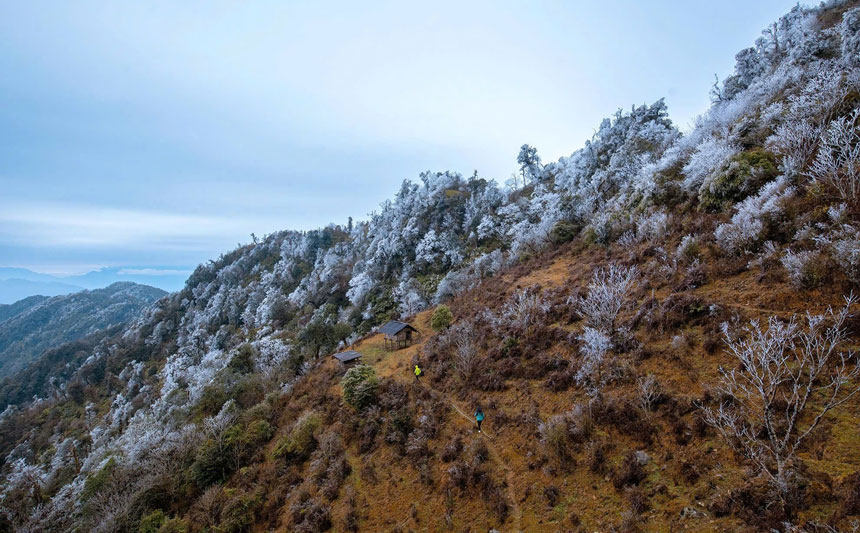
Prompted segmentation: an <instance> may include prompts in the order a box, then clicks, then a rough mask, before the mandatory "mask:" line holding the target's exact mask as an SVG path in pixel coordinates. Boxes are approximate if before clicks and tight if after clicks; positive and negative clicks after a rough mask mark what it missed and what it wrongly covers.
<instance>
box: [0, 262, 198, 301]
mask: <svg viewBox="0 0 860 533" xmlns="http://www.w3.org/2000/svg"><path fill="white" fill-rule="evenodd" d="M190 273H191V271H190V270H181V269H173V268H160V267H147V268H137V267H109V268H102V269H99V270H94V271H92V272H87V273H86V274H81V275H77V276H54V275H51V274H42V273H39V272H33V271H32V270H28V269H26V268H12V267H0V304H11V303H13V302H17V301H18V300H21V299H23V298H27V297H28V296H35V295H40V296H58V295H62V294H71V293H73V292H79V291H82V290H84V289H100V288H103V287H107V286H108V285H110V284H112V283H116V282H120V281H131V282H134V283H139V284H142V285H150V286H153V287H158V288H160V289H163V290H166V291H169V292H173V291H177V290H179V289H181V288H182V286H183V285H184V284H185V280H186V279H187V278H188V276H189V274H190Z"/></svg>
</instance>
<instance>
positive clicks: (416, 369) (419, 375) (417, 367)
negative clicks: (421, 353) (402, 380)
mask: <svg viewBox="0 0 860 533" xmlns="http://www.w3.org/2000/svg"><path fill="white" fill-rule="evenodd" d="M419 377H421V367H419V366H418V365H415V383H418V378H419Z"/></svg>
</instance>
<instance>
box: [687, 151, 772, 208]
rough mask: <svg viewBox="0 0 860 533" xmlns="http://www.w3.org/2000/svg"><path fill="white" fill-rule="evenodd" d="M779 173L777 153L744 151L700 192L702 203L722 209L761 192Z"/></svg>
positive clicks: (705, 205) (708, 206)
mask: <svg viewBox="0 0 860 533" xmlns="http://www.w3.org/2000/svg"><path fill="white" fill-rule="evenodd" d="M777 175H779V168H778V166H777V159H776V155H775V154H773V153H772V152H768V151H767V150H762V149H761V148H754V149H752V150H747V151H746V152H741V153H739V154H737V155H735V156H733V157H732V158H731V159H730V160H729V164H728V166H727V167H726V168H725V169H724V170H722V171H721V172H719V173H718V174H717V175H716V176H715V177H714V178H713V179H712V180H710V181H709V182H706V183H705V184H704V185H703V186H702V190H701V191H700V192H699V204H700V206H701V207H702V209H705V210H708V211H722V210H724V209H726V208H728V207H729V206H731V205H732V204H734V203H736V202H739V201H741V200H743V199H744V198H746V197H747V196H749V195H751V194H753V193H755V192H756V191H758V190H759V189H760V188H761V186H762V185H764V184H765V183H767V182H769V181H771V180H772V179H774V178H776V177H777Z"/></svg>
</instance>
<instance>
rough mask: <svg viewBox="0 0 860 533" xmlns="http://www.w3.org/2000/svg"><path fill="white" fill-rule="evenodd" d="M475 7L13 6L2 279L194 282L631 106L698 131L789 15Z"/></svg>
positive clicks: (572, 134) (712, 8)
mask: <svg viewBox="0 0 860 533" xmlns="http://www.w3.org/2000/svg"><path fill="white" fill-rule="evenodd" d="M464 4H465V3H463V2H438V1H434V2H425V3H423V4H418V3H411V2H374V1H370V2H295V3H285V2H274V1H272V2H208V1H207V2H202V1H201V2H157V1H156V2H135V3H132V2H90V1H79V2H3V3H2V4H0V72H2V75H0V266H16V267H25V268H30V269H33V270H37V271H42V272H52V273H66V274H70V273H80V272H84V271H87V270H91V269H94V268H99V267H106V266H133V267H135V268H153V267H155V268H169V269H177V268H179V269H190V268H192V267H193V266H194V265H196V264H197V263H199V262H201V261H204V260H206V259H209V258H214V257H217V256H218V254H220V253H221V252H224V251H227V250H229V249H230V248H232V247H233V246H235V245H236V244H237V243H238V242H247V241H248V240H249V234H250V233H251V232H255V233H256V234H257V235H262V234H264V233H268V232H272V231H276V230H280V229H288V228H294V229H310V228H314V227H318V226H321V225H324V224H326V223H327V222H339V223H345V222H346V219H347V217H348V216H353V217H354V218H356V219H361V218H364V217H365V216H366V214H367V213H368V212H370V211H371V210H374V209H376V207H377V206H378V205H379V203H380V202H381V201H382V200H384V199H385V198H388V197H390V196H392V195H393V194H394V192H395V191H396V189H397V187H398V186H399V184H400V182H401V181H402V180H403V179H404V178H415V177H416V176H417V175H418V173H419V172H421V171H423V170H445V169H453V170H458V171H461V172H463V173H464V174H471V172H472V170H473V169H477V170H478V172H479V174H480V175H481V176H483V177H487V178H495V179H497V180H498V181H500V182H504V180H505V179H507V177H508V176H509V175H510V173H511V172H513V171H514V170H515V169H516V156H517V151H518V147H519V146H520V145H521V144H523V143H529V144H532V145H534V146H536V147H537V148H538V151H539V153H540V154H541V156H542V157H543V159H544V160H554V159H557V158H558V157H559V156H562V155H568V154H570V152H572V151H573V150H575V149H576V148H578V147H580V146H581V145H582V143H583V141H584V140H585V139H587V138H588V137H590V136H591V134H592V132H593V131H594V129H595V128H596V127H597V126H598V125H599V123H600V120H601V119H602V118H603V117H605V116H608V115H610V114H611V113H612V112H613V111H615V110H616V109H617V108H618V107H625V108H627V107H629V106H630V105H631V104H642V103H650V102H652V101H654V100H656V99H658V98H660V97H665V98H666V101H667V103H668V105H669V110H670V115H671V117H672V119H673V120H675V121H676V123H678V124H679V125H681V126H682V127H684V126H686V125H687V124H689V122H690V120H691V119H692V118H693V117H694V116H695V115H696V114H698V113H701V112H702V111H704V110H705V109H706V108H707V106H708V90H709V88H710V86H711V84H712V83H713V78H714V74H715V73H716V74H719V76H720V77H721V78H722V77H725V76H726V75H728V74H729V73H731V69H732V66H733V64H734V59H733V58H734V54H735V53H736V52H737V51H739V50H740V49H741V48H743V47H746V46H750V45H751V44H752V42H753V41H754V39H755V38H756V37H757V36H758V35H759V33H760V31H761V29H762V28H764V27H765V26H766V25H767V24H768V23H770V22H772V21H773V20H775V19H776V18H778V17H779V16H780V15H781V14H783V13H784V12H786V11H787V10H789V9H790V8H791V6H792V5H794V2H790V1H776V0H763V1H758V0H756V1H754V2H751V1H749V0H745V1H735V0H727V1H722V2H719V3H715V2H680V1H679V2H669V1H662V2H637V1H625V2H621V1H602V2H589V3H585V2H502V1H493V2H469V3H468V5H464Z"/></svg>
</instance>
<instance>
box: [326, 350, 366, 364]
mask: <svg viewBox="0 0 860 533" xmlns="http://www.w3.org/2000/svg"><path fill="white" fill-rule="evenodd" d="M332 357H334V358H335V359H337V360H338V361H340V362H341V363H348V362H349V361H354V360H356V359H358V358H359V357H361V354H360V353H358V352H356V351H355V350H347V351H345V352H340V353H336V354H334V355H333V356H332Z"/></svg>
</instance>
